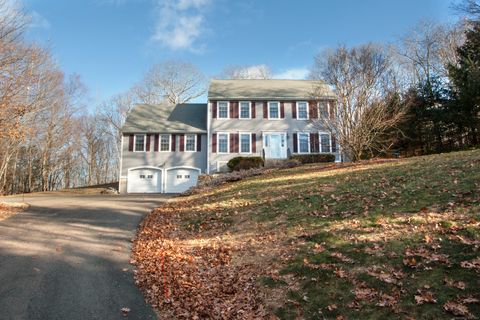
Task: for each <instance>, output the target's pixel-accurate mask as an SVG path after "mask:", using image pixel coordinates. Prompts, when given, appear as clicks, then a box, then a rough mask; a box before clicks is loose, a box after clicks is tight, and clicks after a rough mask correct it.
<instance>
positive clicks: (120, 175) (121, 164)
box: [118, 132, 128, 192]
mask: <svg viewBox="0 0 480 320" xmlns="http://www.w3.org/2000/svg"><path fill="white" fill-rule="evenodd" d="M121 135H122V137H121V138H120V171H119V172H118V191H119V192H120V183H121V181H122V167H123V132H121ZM127 183H128V181H127ZM126 187H127V186H125V188H126Z"/></svg>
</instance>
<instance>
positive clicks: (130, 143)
mask: <svg viewBox="0 0 480 320" xmlns="http://www.w3.org/2000/svg"><path fill="white" fill-rule="evenodd" d="M128 151H133V134H131V135H130V136H129V137H128Z"/></svg>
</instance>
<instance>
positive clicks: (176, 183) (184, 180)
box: [166, 168, 199, 193]
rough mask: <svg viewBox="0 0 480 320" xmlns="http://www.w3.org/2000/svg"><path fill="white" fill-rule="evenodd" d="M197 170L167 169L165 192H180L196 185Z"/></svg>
mask: <svg viewBox="0 0 480 320" xmlns="http://www.w3.org/2000/svg"><path fill="white" fill-rule="evenodd" d="M198 175H199V171H198V170H196V169H190V168H178V169H169V170H167V183H166V192H168V193H180V192H184V191H186V190H188V189H190V188H191V187H193V186H195V185H197V181H198Z"/></svg>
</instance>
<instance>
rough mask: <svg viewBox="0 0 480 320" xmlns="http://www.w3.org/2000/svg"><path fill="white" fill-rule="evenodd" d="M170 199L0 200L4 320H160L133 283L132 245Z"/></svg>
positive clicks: (0, 289)
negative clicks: (2, 210) (9, 206)
mask: <svg viewBox="0 0 480 320" xmlns="http://www.w3.org/2000/svg"><path fill="white" fill-rule="evenodd" d="M166 198H167V196H160V195H159V196H146V197H143V196H116V195H115V196H114V195H112V196H66V195H41V196H35V197H26V198H25V199H22V198H21V197H19V198H0V201H19V202H22V201H23V200H24V202H27V203H30V204H31V207H30V208H29V209H28V210H27V211H26V212H23V213H20V214H17V215H15V216H13V217H10V218H9V219H6V220H4V221H0V319H49V320H52V319H125V318H124V317H123V316H122V313H121V311H120V310H121V309H122V308H124V307H126V308H129V309H130V310H131V311H130V313H129V314H128V316H127V317H126V319H155V314H154V312H153V311H152V309H151V308H150V307H149V306H147V305H146V304H145V302H144V299H143V296H142V294H141V292H140V291H139V290H138V289H137V287H136V286H135V284H134V280H133V273H132V266H131V265H130V264H129V260H130V249H131V239H132V237H133V236H134V235H135V232H136V228H137V226H138V224H139V223H140V222H141V220H142V217H143V216H144V215H145V214H146V213H148V212H149V211H150V210H151V209H152V208H154V207H155V206H158V205H159V204H160V203H161V202H162V201H165V199H166Z"/></svg>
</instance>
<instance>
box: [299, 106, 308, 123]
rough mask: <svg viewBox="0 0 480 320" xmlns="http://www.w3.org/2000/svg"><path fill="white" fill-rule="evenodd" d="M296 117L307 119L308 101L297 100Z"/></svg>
mask: <svg viewBox="0 0 480 320" xmlns="http://www.w3.org/2000/svg"><path fill="white" fill-rule="evenodd" d="M297 119H299V120H307V119H308V103H307V102H306V101H300V102H297Z"/></svg>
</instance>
